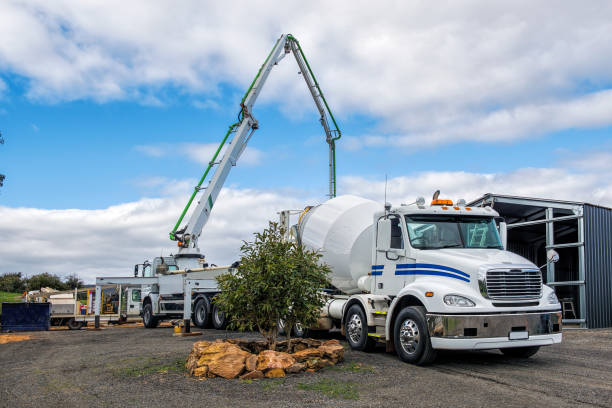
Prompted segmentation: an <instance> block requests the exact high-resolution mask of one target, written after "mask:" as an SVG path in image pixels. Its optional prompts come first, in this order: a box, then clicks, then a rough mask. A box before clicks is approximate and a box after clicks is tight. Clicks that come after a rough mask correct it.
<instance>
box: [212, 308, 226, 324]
mask: <svg viewBox="0 0 612 408" xmlns="http://www.w3.org/2000/svg"><path fill="white" fill-rule="evenodd" d="M212 324H213V327H214V328H215V329H217V330H223V329H225V326H227V319H226V318H225V314H223V312H222V311H221V309H219V305H218V304H216V303H213V307H212Z"/></svg>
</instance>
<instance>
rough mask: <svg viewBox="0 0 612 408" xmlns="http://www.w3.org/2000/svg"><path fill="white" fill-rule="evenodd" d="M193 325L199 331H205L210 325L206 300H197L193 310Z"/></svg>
mask: <svg viewBox="0 0 612 408" xmlns="http://www.w3.org/2000/svg"><path fill="white" fill-rule="evenodd" d="M193 323H194V324H195V325H196V326H198V327H199V328H200V329H206V328H207V327H208V325H209V323H210V304H209V303H208V299H206V298H201V299H199V300H198V301H197V302H196V304H195V307H194V308H193Z"/></svg>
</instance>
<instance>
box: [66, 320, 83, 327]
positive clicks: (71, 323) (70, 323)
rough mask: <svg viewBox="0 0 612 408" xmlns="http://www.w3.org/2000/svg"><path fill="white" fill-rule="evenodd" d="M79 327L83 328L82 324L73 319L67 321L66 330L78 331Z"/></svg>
mask: <svg viewBox="0 0 612 408" xmlns="http://www.w3.org/2000/svg"><path fill="white" fill-rule="evenodd" d="M81 327H83V322H79V321H77V320H75V319H74V318H72V319H70V320H68V328H69V329H70V330H79V329H80V328H81Z"/></svg>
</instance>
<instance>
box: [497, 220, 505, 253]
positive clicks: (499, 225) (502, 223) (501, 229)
mask: <svg viewBox="0 0 612 408" xmlns="http://www.w3.org/2000/svg"><path fill="white" fill-rule="evenodd" d="M495 221H497V229H498V231H499V238H500V239H501V243H502V246H503V247H504V249H508V224H506V220H505V219H504V218H502V217H496V218H495Z"/></svg>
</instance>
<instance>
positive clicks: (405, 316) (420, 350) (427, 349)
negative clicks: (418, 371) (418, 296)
mask: <svg viewBox="0 0 612 408" xmlns="http://www.w3.org/2000/svg"><path fill="white" fill-rule="evenodd" d="M393 342H394V343H395V351H396V353H397V355H398V356H399V358H401V359H402V360H403V361H405V362H407V363H411V364H417V365H426V364H429V363H431V362H433V361H434V360H435V358H436V351H435V350H434V349H433V348H432V347H431V340H430V338H429V331H428V330H427V324H426V322H425V308H423V307H420V306H411V307H406V308H404V309H403V310H401V311H400V312H399V314H398V315H397V318H396V319H395V325H394V328H393Z"/></svg>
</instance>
